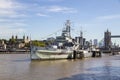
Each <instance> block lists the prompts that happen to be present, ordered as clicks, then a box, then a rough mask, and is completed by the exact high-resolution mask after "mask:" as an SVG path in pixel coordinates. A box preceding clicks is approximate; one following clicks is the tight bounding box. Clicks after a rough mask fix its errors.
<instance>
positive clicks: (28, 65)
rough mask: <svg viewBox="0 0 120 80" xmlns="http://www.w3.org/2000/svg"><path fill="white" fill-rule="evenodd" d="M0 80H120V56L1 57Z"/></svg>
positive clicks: (15, 55) (9, 55)
mask: <svg viewBox="0 0 120 80" xmlns="http://www.w3.org/2000/svg"><path fill="white" fill-rule="evenodd" d="M0 80H120V55H116V56H103V57H101V58H88V59H83V60H52V61H31V60H30V56H29V54H0Z"/></svg>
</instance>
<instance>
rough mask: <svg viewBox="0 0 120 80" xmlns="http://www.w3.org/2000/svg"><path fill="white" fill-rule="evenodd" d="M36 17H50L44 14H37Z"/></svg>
mask: <svg viewBox="0 0 120 80" xmlns="http://www.w3.org/2000/svg"><path fill="white" fill-rule="evenodd" d="M36 15H37V16H42V17H49V16H48V15H46V14H43V13H37V14H36Z"/></svg>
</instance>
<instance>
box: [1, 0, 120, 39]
mask: <svg viewBox="0 0 120 80" xmlns="http://www.w3.org/2000/svg"><path fill="white" fill-rule="evenodd" d="M66 20H70V21H71V27H72V31H71V32H72V36H73V37H75V36H79V32H80V30H82V31H83V36H84V37H85V38H86V39H87V40H90V39H99V40H101V39H103V38H104V32H105V31H106V30H107V29H109V31H111V33H112V35H116V34H117V35H120V0H0V38H5V39H9V38H10V37H11V36H12V35H18V37H22V36H23V35H27V36H30V37H31V39H37V40H40V39H45V38H48V37H52V36H56V35H57V36H58V35H60V31H61V30H62V29H63V27H65V25H64V23H65V21H66ZM56 31H57V32H56ZM113 40H114V41H119V40H120V39H113Z"/></svg>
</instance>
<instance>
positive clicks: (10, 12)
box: [0, 0, 24, 17]
mask: <svg viewBox="0 0 120 80" xmlns="http://www.w3.org/2000/svg"><path fill="white" fill-rule="evenodd" d="M23 7H24V6H23V5H22V4H20V3H18V2H16V0H0V17H10V16H14V15H20V13H19V12H18V11H19V10H21V9H22V8H23ZM20 17H21V16H20Z"/></svg>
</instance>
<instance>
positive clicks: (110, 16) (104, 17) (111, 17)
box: [97, 15, 120, 20]
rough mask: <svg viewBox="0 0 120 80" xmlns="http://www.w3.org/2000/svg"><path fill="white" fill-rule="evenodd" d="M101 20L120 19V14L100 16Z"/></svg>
mask: <svg viewBox="0 0 120 80" xmlns="http://www.w3.org/2000/svg"><path fill="white" fill-rule="evenodd" d="M97 19H99V20H111V19H120V15H108V16H99V17H97Z"/></svg>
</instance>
